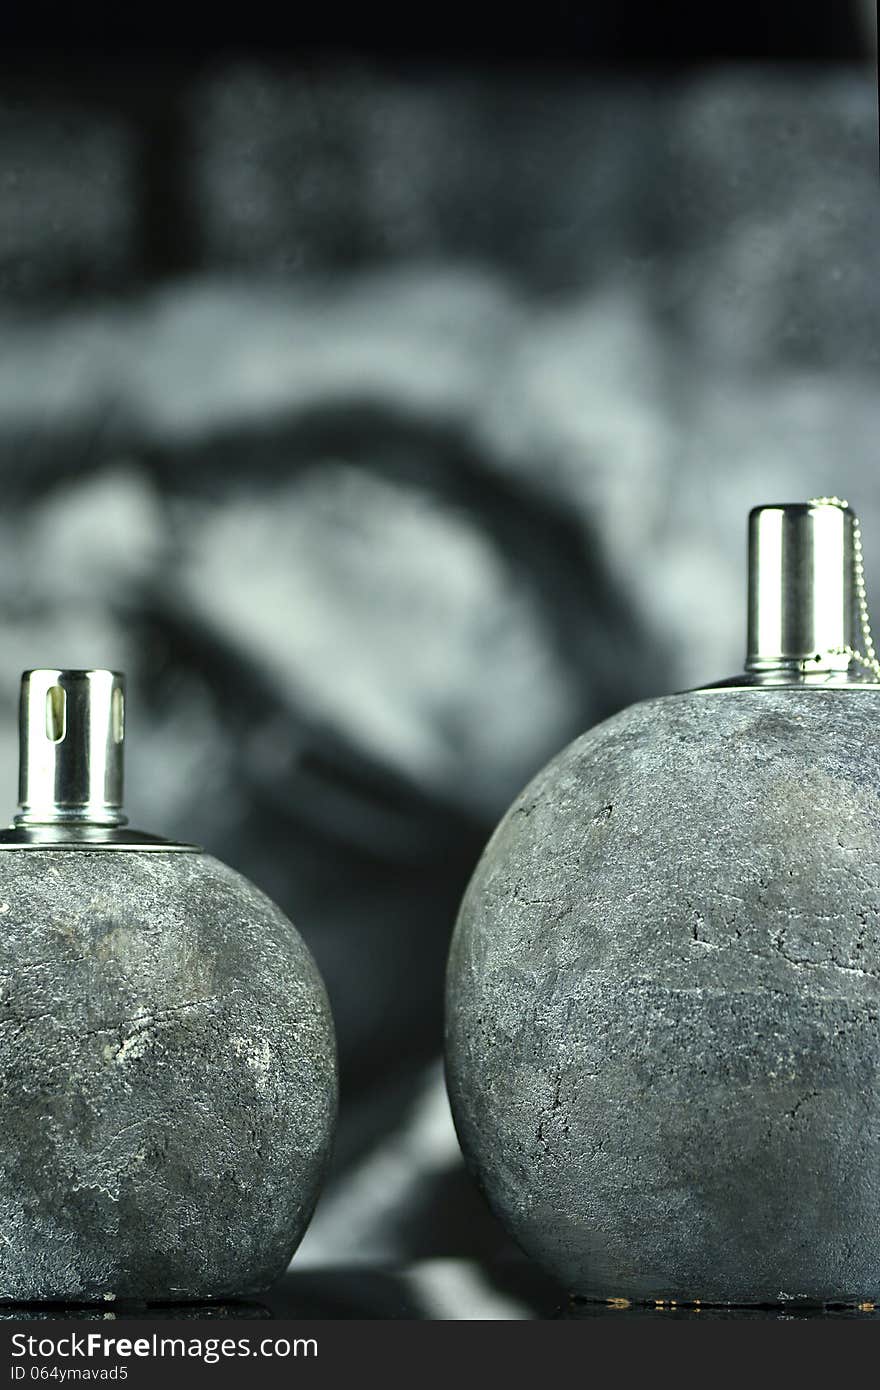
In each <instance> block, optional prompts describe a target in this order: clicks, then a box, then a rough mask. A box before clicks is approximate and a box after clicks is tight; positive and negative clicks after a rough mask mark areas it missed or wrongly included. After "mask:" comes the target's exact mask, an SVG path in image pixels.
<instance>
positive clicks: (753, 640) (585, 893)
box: [447, 499, 880, 1304]
mask: <svg viewBox="0 0 880 1390" xmlns="http://www.w3.org/2000/svg"><path fill="white" fill-rule="evenodd" d="M750 589H751V592H750V603H749V619H750V620H749V655H748V660H747V669H746V674H744V675H742V676H740V677H736V678H734V679H733V680H731V681H726V682H724V683H722V684H720V685H717V686H714V687H707V688H705V689H702V690H697V691H691V692H688V693H686V694H682V695H675V696H671V697H667V698H664V699H656V700H650V701H647V702H645V703H642V704H639V705H635V706H633V707H632V708H630V709H627V710H625V711H623V713H621V714H619V715H617V716H616V717H614V718H613V719H610V720H608V721H607V722H606V723H604V724H601V725H599V726H598V727H597V728H596V729H594V730H593V731H592V732H590V733H588V734H586V735H585V736H584V737H582V738H580V739H578V740H577V741H576V742H574V743H573V744H572V745H570V747H568V748H567V749H566V750H565V751H564V752H563V753H561V754H560V755H559V757H558V758H557V759H556V760H555V761H554V762H552V763H551V764H550V765H549V766H548V767H547V768H545V769H544V771H543V772H541V773H539V775H538V776H537V777H536V778H535V780H534V781H533V782H532V783H531V785H530V786H529V787H528V788H527V789H526V791H525V792H523V794H522V795H521V796H520V798H519V799H518V801H517V802H516V803H515V804H514V806H513V807H512V808H511V810H510V811H509V812H508V814H507V816H506V817H505V819H504V820H503V821H502V823H501V825H500V826H499V828H498V830H497V831H496V832H495V835H494V836H493V838H492V840H491V841H490V844H489V846H488V848H487V849H486V851H485V854H484V856H483V858H482V860H481V862H480V865H479V867H478V868H477V871H476V873H475V875H474V877H473V880H472V882H471V885H470V887H469V889H468V892H467V894H466V897H465V899H464V903H463V905H462V910H461V915H460V919H459V923H458V926H457V929H456V933H455V937H454V940H453V945H452V952H451V957H450V964H449V976H448V1016H447V1069H448V1077H449V1087H450V1093H451V1098H452V1104H453V1110H454V1113H455V1118H456V1124H457V1127H458V1132H459V1136H460V1139H461V1143H462V1147H463V1149H464V1152H465V1155H466V1157H467V1159H468V1162H469V1164H470V1166H471V1168H472V1170H473V1171H474V1173H475V1174H476V1176H477V1179H478V1181H479V1182H480V1184H481V1185H482V1187H483V1188H484V1190H485V1192H486V1194H487V1196H488V1198H489V1200H490V1202H491V1204H492V1206H493V1207H494V1209H495V1211H496V1213H497V1214H498V1216H499V1217H500V1218H501V1219H502V1221H504V1223H505V1224H506V1226H507V1227H508V1229H509V1230H510V1231H511V1232H512V1233H513V1234H514V1235H515V1236H516V1238H517V1239H518V1240H519V1241H520V1242H521V1244H522V1245H523V1246H524V1247H525V1249H526V1250H527V1251H529V1252H530V1253H531V1254H532V1255H533V1256H534V1257H535V1258H536V1259H537V1260H539V1261H540V1262H541V1263H542V1264H544V1265H545V1266H546V1267H547V1268H549V1269H550V1270H552V1271H553V1272H554V1273H555V1274H556V1275H557V1276H558V1277H560V1278H562V1279H563V1280H564V1282H565V1284H566V1286H567V1287H568V1288H569V1289H570V1290H572V1291H573V1292H575V1293H578V1294H582V1295H588V1296H594V1297H601V1298H612V1299H619V1300H621V1299H629V1300H666V1301H668V1300H675V1301H676V1302H685V1301H689V1302H690V1301H695V1300H701V1301H702V1302H703V1303H706V1302H715V1303H724V1302H738V1303H759V1302H760V1303H764V1302H775V1301H780V1300H792V1299H795V1300H797V1299H802V1300H804V1301H814V1302H822V1301H839V1302H852V1303H854V1304H858V1303H860V1302H861V1303H868V1304H870V1303H871V1302H872V1300H873V1299H874V1297H875V1295H876V1294H877V1293H878V1291H880V1204H878V1173H880V1137H878V1136H880V1092H878V1088H877V1087H876V1085H875V1084H874V1082H875V1078H876V1072H877V1066H878V1061H880V1042H878V1039H880V1032H878V1027H880V1025H878V982H880V799H878V792H877V788H878V786H880V752H878V741H877V736H876V730H877V726H878V718H880V683H878V665H877V661H876V657H875V655H874V650H873V645H872V643H871V638H870V629H869V626H868V623H867V607H866V604H865V596H864V580H863V574H862V563H861V540H860V533H859V528H858V523H857V520H856V518H855V516H854V514H853V513H852V511H851V510H850V509H849V508H848V507H847V505H846V504H845V503H843V502H840V501H839V500H837V499H820V500H818V501H816V502H812V503H809V504H806V505H803V506H792V507H788V506H786V507H769V508H760V509H758V510H757V511H756V512H753V514H752V517H751V521H750ZM859 647H861V651H859V650H858V649H857V648H859Z"/></svg>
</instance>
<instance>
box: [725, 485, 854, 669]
mask: <svg viewBox="0 0 880 1390" xmlns="http://www.w3.org/2000/svg"><path fill="white" fill-rule="evenodd" d="M863 594H864V586H863V580H862V560H861V539H860V532H859V524H858V519H857V517H856V515H855V513H854V512H853V510H852V508H851V507H849V506H848V505H847V504H846V503H845V502H842V501H841V500H839V499H837V498H833V499H832V498H819V499H816V500H814V501H811V502H803V503H796V504H794V503H787V504H786V505H784V506H769V507H755V509H754V510H753V511H752V512H751V513H750V515H749V616H748V652H747V656H746V671H747V672H748V673H749V674H750V675H753V676H755V677H759V678H760V677H765V678H771V679H772V678H775V679H776V680H782V681H784V680H785V679H786V677H788V678H790V679H795V680H798V681H803V680H804V679H810V678H814V679H816V680H817V681H823V682H828V681H829V680H834V679H835V678H837V679H839V680H842V681H845V680H846V679H847V677H848V673H849V672H850V669H851V666H852V662H853V659H854V654H855V652H856V649H857V648H858V647H859V645H860V644H861V643H862V642H863V641H864V637H865V633H864V630H863V618H864V621H865V622H866V621H867V619H866V611H865V613H864V614H863V612H862V608H864V602H863ZM862 679H864V677H862Z"/></svg>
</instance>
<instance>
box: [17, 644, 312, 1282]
mask: <svg viewBox="0 0 880 1390" xmlns="http://www.w3.org/2000/svg"><path fill="white" fill-rule="evenodd" d="M125 737H126V731H125V693H124V682H123V678H122V677H121V676H120V675H118V674H117V673H115V672H111V671H30V672H26V673H25V675H24V677H23V678H22V699H21V746H22V766H21V783H20V786H21V792H20V797H21V804H20V808H19V813H18V815H17V816H16V819H15V824H14V825H13V827H12V828H11V829H9V830H7V831H5V832H4V833H3V834H2V836H0V923H2V927H0V988H2V994H0V1010H2V1013H0V1020H2V1022H0V1074H2V1085H0V1129H2V1133H3V1149H2V1154H0V1221H2V1229H3V1231H4V1235H5V1239H4V1241H3V1242H2V1245H0V1296H2V1297H3V1298H5V1299H7V1300H18V1301H20V1302H24V1301H34V1300H36V1301H46V1300H53V1301H70V1302H76V1301H79V1302H104V1301H105V1300H111V1301H115V1300H127V1299H139V1300H144V1301H164V1302H170V1303H181V1302H183V1301H184V1300H187V1299H205V1298H222V1297H227V1296H233V1295H240V1294H249V1293H254V1292H257V1291H259V1290H261V1289H264V1288H266V1287H267V1286H268V1285H269V1284H270V1283H271V1282H272V1280H273V1279H274V1278H275V1277H277V1276H278V1275H279V1274H280V1273H281V1272H282V1270H283V1269H284V1268H285V1266H286V1264H287V1262H288V1260H289V1258H290V1255H291V1253H292V1252H293V1250H294V1248H295V1247H296V1245H297V1244H298V1242H299V1240H300V1238H301V1236H302V1234H303V1232H304V1230H305V1227H306V1225H307V1223H308V1220H309V1217H310V1216H311V1212H312V1209H313V1206H314V1203H315V1200H316V1198H317V1195H318V1189H319V1186H320V1182H321V1179H322V1176H323V1173H324V1169H325V1166H326V1162H327V1158H328V1153H329V1148H330V1143H331V1138H332V1131H333V1125H334V1120H335V1111H336V1056H335V1043H334V1038H333V1025H332V1021H331V1018H330V1013H329V1008H328V1005H327V1000H326V996H325V993H324V988H323V985H322V983H321V980H320V977H319V975H318V972H317V969H316V967H315V964H314V962H313V961H312V958H311V956H310V955H309V953H308V951H307V950H306V947H305V945H304V944H303V942H302V941H301V940H300V938H299V936H298V935H297V934H296V932H295V931H294V929H293V927H292V926H291V924H290V923H289V922H288V921H287V919H286V918H285V917H284V916H283V915H282V913H281V912H280V911H279V910H278V908H276V907H274V906H273V904H272V903H270V902H269V901H268V899H267V898H265V897H264V896H263V895H262V894H261V893H259V892H258V891H257V890H256V889H255V888H254V887H253V886H252V885H251V884H250V883H248V882H247V880H246V879H244V878H242V877H241V876H240V875H239V874H236V873H234V872H233V870H231V869H229V868H226V866H225V865H223V864H220V863H219V862H218V861H217V860H215V859H212V858H210V857H209V856H208V855H205V854H203V853H202V852H201V851H200V850H198V849H196V848H195V847H194V846H192V845H183V844H172V843H170V842H169V841H166V840H162V839H159V838H158V837H156V836H152V835H146V834H144V833H142V832H138V831H133V830H129V829H128V828H127V826H126V824H125V816H124V815H123V814H122V762H123V748H124V740H125ZM105 1306H106V1303H105Z"/></svg>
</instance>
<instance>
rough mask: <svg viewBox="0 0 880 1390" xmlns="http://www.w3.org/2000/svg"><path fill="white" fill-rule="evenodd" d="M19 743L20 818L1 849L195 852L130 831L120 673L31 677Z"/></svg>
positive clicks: (25, 679) (3, 835) (1, 839)
mask: <svg viewBox="0 0 880 1390" xmlns="http://www.w3.org/2000/svg"><path fill="white" fill-rule="evenodd" d="M19 738H20V765H19V793H18V798H19V806H18V812H17V813H16V816H15V818H14V821H13V824H12V826H11V827H10V828H9V829H8V830H5V831H0V848H2V849H29V848H30V849H33V848H44V847H59V848H80V849H92V848H115V849H187V850H192V849H194V848H195V846H192V845H182V844H177V843H174V842H171V841H168V840H163V839H161V838H159V837H158V836H155V835H147V834H145V833H144V832H142V831H135V830H129V829H128V828H127V825H128V817H127V816H126V815H125V813H124V812H123V809H122V791H123V755H124V749H125V677H124V676H123V675H122V674H121V673H120V672H118V671H49V670H40V671H25V673H24V675H23V676H22V678H21V701H20V707H19Z"/></svg>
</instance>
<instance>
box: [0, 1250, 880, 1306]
mask: <svg viewBox="0 0 880 1390" xmlns="http://www.w3.org/2000/svg"><path fill="white" fill-rule="evenodd" d="M878 1317H880V1311H878V1309H877V1308H876V1307H875V1306H874V1305H873V1304H871V1303H864V1304H862V1305H860V1306H859V1307H846V1306H837V1307H805V1306H804V1307H799V1306H795V1305H791V1304H789V1305H779V1306H775V1307H762V1308H759V1307H740V1308H733V1307H712V1306H708V1305H702V1306H693V1305H676V1304H627V1303H625V1302H623V1301H622V1300H621V1301H615V1300H612V1301H609V1302H607V1303H603V1302H595V1301H587V1300H584V1299H575V1298H572V1299H570V1298H567V1297H566V1296H565V1295H564V1294H563V1293H562V1292H561V1290H560V1289H559V1287H558V1286H557V1285H555V1284H554V1283H553V1281H552V1280H550V1279H548V1278H547V1277H546V1276H545V1275H544V1274H542V1273H541V1271H540V1270H538V1269H537V1268H536V1267H535V1266H534V1265H531V1264H529V1263H528V1262H527V1261H525V1260H507V1261H504V1262H498V1263H477V1262H475V1261H471V1260H453V1259H449V1260H427V1261H422V1262H419V1263H415V1264H411V1265H407V1266H402V1267H401V1268H399V1269H379V1268H372V1267H370V1266H367V1265H363V1266H358V1265H351V1266H348V1267H346V1268H335V1269H329V1268H328V1269H303V1270H291V1271H289V1272H288V1273H287V1274H286V1275H285V1276H284V1278H283V1279H282V1280H281V1281H280V1282H279V1283H278V1284H277V1285H276V1286H275V1288H274V1289H272V1290H270V1292H269V1293H267V1294H265V1295H264V1296H263V1297H262V1298H261V1299H260V1300H259V1301H240V1302H235V1301H232V1302H225V1303H186V1304H139V1305H134V1304H126V1305H122V1304H111V1303H106V1304H104V1305H102V1306H100V1307H83V1306H78V1307H74V1306H70V1305H65V1304H54V1305H45V1304H43V1305H38V1304H28V1305H23V1304H18V1305H13V1304H7V1305H5V1306H4V1307H3V1308H2V1310H0V1321H11V1320H15V1319H23V1320H24V1319H27V1320H33V1319H36V1320H49V1321H51V1320H55V1319H70V1318H74V1319H83V1320H87V1321H88V1320H102V1321H107V1320H114V1319H116V1318H136V1319H143V1320H150V1319H160V1318H161V1319H164V1318H175V1319H177V1318H179V1319H183V1320H199V1319H221V1318H222V1319H237V1320H243V1321H254V1320H272V1319H276V1318H292V1319H300V1318H320V1319H328V1320H349V1319H382V1320H396V1319H404V1320H411V1321H412V1320H415V1321H418V1320H425V1319H480V1320H512V1321H516V1320H524V1319H525V1320H531V1319H540V1320H548V1321H549V1320H554V1321H556V1320H559V1321H580V1320H581V1319H592V1318H626V1319H630V1320H631V1319H634V1318H638V1319H644V1318H673V1319H677V1320H683V1319H690V1320H693V1321H696V1320H700V1319H701V1320H703V1321H705V1320H706V1319H707V1318H708V1319H710V1320H711V1319H723V1320H726V1321H729V1320H731V1319H749V1320H752V1321H754V1320H756V1319H763V1320H765V1321H766V1320H770V1321H777V1322H786V1321H791V1320H793V1319H798V1320H799V1319H804V1318H845V1319H851V1320H852V1319H859V1318H861V1319H864V1318H869V1319H875V1320H876V1319H877V1318H878Z"/></svg>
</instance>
